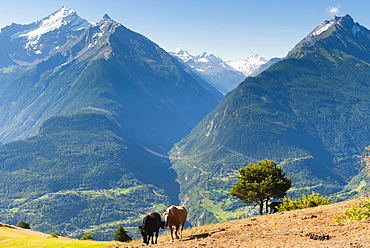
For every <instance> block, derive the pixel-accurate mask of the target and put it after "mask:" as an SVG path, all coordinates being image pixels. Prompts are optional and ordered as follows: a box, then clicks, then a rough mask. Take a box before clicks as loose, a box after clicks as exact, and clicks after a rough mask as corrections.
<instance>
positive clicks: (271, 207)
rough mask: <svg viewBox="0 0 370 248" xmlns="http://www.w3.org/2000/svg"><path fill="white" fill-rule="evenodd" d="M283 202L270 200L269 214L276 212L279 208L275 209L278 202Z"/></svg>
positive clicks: (278, 204)
mask: <svg viewBox="0 0 370 248" xmlns="http://www.w3.org/2000/svg"><path fill="white" fill-rule="evenodd" d="M282 203H283V202H271V203H270V214H272V213H276V212H278V211H279V210H278V209H277V208H278V207H279V206H280V204H282Z"/></svg>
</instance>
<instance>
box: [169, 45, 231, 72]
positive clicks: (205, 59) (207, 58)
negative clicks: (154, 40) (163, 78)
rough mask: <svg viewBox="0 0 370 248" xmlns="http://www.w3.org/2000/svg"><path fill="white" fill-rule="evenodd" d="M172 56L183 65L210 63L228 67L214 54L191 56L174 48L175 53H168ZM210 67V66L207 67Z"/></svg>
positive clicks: (205, 53)
mask: <svg viewBox="0 0 370 248" xmlns="http://www.w3.org/2000/svg"><path fill="white" fill-rule="evenodd" d="M170 54H171V55H172V56H176V57H177V58H179V59H181V60H182V61H183V62H185V63H192V64H193V63H210V64H212V65H214V64H217V65H221V66H224V67H228V65H227V64H226V63H225V61H223V60H222V59H221V58H219V57H217V56H216V55H214V54H208V53H207V52H202V53H200V54H198V55H195V56H194V55H191V54H190V53H189V52H188V51H187V50H186V49H183V48H176V49H175V51H173V52H170ZM208 66H210V65H208Z"/></svg>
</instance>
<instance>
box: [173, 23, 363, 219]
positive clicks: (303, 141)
mask: <svg viewBox="0 0 370 248" xmlns="http://www.w3.org/2000/svg"><path fill="white" fill-rule="evenodd" d="M323 25H324V26H325V25H329V26H325V27H327V29H325V30H324V31H322V30H323V29H322V25H320V26H319V27H318V28H316V29H315V30H316V31H317V32H316V31H314V32H312V33H311V34H310V35H309V36H308V37H307V38H305V39H304V41H302V43H301V44H300V45H299V46H297V47H295V48H294V49H293V50H292V52H291V53H290V54H289V56H287V57H286V58H284V59H283V60H281V61H278V62H277V63H275V64H274V65H272V66H271V67H269V68H268V69H267V70H265V71H264V72H262V73H261V74H259V75H258V76H256V77H248V78H246V79H245V80H244V81H243V82H242V83H240V84H239V86H238V87H237V88H236V89H235V90H234V91H232V92H230V93H228V94H227V95H226V96H225V98H224V99H223V100H222V101H221V103H220V104H219V105H218V106H217V107H216V108H215V109H214V110H213V111H212V112H211V113H210V114H208V115H207V116H206V117H205V118H204V119H203V120H202V121H200V122H199V124H198V125H197V126H196V127H195V128H194V129H193V130H192V132H191V133H190V134H189V135H187V136H186V137H184V138H183V139H182V140H181V141H180V142H178V143H176V144H175V146H174V147H173V148H172V150H171V152H170V157H171V162H172V163H173V168H174V170H175V171H176V172H177V175H178V181H179V183H180V191H181V193H180V199H181V200H182V202H184V205H185V206H186V207H188V209H189V212H190V215H191V218H190V219H191V222H192V224H193V225H197V224H199V223H200V224H201V225H202V224H209V223H215V222H217V221H222V220H223V219H222V218H224V215H222V214H220V213H222V212H225V211H228V212H230V211H235V213H236V211H237V209H238V206H237V205H236V204H235V202H233V198H231V197H229V195H228V193H229V190H230V188H231V187H232V185H234V184H235V182H236V181H237V177H238V172H237V170H238V169H239V168H242V167H244V166H246V165H248V164H249V163H251V162H253V163H255V162H257V161H261V160H263V159H266V158H267V159H270V160H273V161H275V162H277V163H278V164H279V165H280V166H282V168H283V170H284V172H285V173H286V176H287V177H288V178H291V179H292V188H291V189H290V191H289V192H288V196H289V197H296V196H300V195H301V194H309V193H310V192H311V191H312V190H314V191H315V192H319V193H320V194H322V195H326V196H329V195H332V194H335V193H338V192H339V191H341V190H342V189H344V187H345V186H346V185H347V184H348V182H349V181H350V180H351V179H352V178H353V177H354V176H356V175H357V174H358V173H359V169H361V166H360V165H359V163H358V157H360V156H361V155H363V153H364V151H365V150H364V148H365V147H366V146H368V143H369V141H370V133H369V132H368V130H369V129H370V111H369V95H370V88H369V85H370V77H369V73H368V72H369V70H370V66H369V63H368V62H369V61H370V60H369V58H370V52H369V51H370V43H369V42H370V39H369V37H370V31H369V30H368V29H366V28H365V27H363V26H361V25H359V24H358V23H355V22H354V21H353V19H352V18H351V17H349V16H345V17H341V18H339V17H336V18H333V19H332V20H331V21H330V22H328V23H326V22H325V23H324V24H323ZM353 30H359V31H358V32H357V33H356V32H354V31H353ZM318 31H322V32H321V33H319V32H318ZM305 40H307V41H308V40H309V41H310V42H305ZM359 181H361V180H358V181H357V182H359ZM354 188H357V186H353V187H351V189H354ZM347 197H348V198H347V199H351V198H349V195H347ZM350 197H353V195H350ZM342 200H343V199H342ZM236 214H237V213H236Z"/></svg>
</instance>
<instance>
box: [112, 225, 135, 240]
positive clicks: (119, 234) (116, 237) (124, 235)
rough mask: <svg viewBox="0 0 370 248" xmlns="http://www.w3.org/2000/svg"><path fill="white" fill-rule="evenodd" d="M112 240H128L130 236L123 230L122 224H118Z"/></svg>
mask: <svg viewBox="0 0 370 248" xmlns="http://www.w3.org/2000/svg"><path fill="white" fill-rule="evenodd" d="M114 240H115V241H121V242H126V241H130V240H131V237H130V236H128V234H127V232H126V231H125V229H124V228H123V226H121V225H120V226H119V227H118V229H117V231H116V234H115V235H114Z"/></svg>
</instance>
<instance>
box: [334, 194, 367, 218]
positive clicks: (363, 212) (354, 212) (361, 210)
mask: <svg viewBox="0 0 370 248" xmlns="http://www.w3.org/2000/svg"><path fill="white" fill-rule="evenodd" d="M368 219H370V199H369V198H361V199H360V202H359V203H358V204H357V205H355V206H352V207H351V208H350V209H348V210H346V211H344V219H342V218H340V217H339V216H337V215H334V221H335V222H336V223H339V222H345V221H360V220H368Z"/></svg>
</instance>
